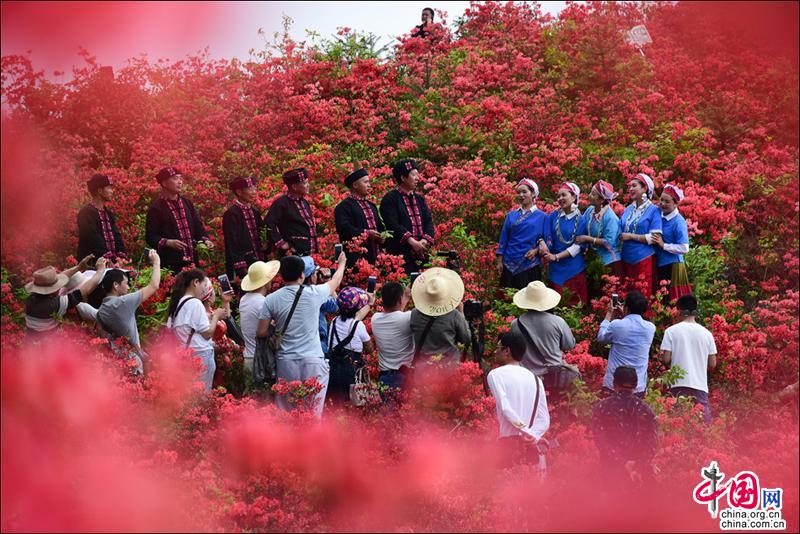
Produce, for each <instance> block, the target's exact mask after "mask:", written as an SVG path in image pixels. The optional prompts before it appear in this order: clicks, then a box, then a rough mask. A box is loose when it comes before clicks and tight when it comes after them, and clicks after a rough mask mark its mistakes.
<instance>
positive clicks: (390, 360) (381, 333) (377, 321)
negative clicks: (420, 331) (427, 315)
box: [372, 311, 414, 371]
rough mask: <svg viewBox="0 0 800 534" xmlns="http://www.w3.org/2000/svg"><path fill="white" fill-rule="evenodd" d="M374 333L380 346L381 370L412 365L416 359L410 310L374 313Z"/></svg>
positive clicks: (394, 369) (379, 361) (379, 363)
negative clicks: (412, 361)
mask: <svg viewBox="0 0 800 534" xmlns="http://www.w3.org/2000/svg"><path fill="white" fill-rule="evenodd" d="M372 335H373V336H375V345H377V346H378V365H379V367H380V370H381V371H397V370H398V369H400V367H402V366H403V365H411V360H413V359H414V334H413V333H412V332H411V312H410V311H393V312H389V313H381V312H378V313H375V314H373V315H372Z"/></svg>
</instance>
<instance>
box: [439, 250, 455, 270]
mask: <svg viewBox="0 0 800 534" xmlns="http://www.w3.org/2000/svg"><path fill="white" fill-rule="evenodd" d="M436 256H438V257H440V258H447V262H446V263H445V267H447V268H448V269H450V270H451V271H456V272H460V271H461V259H460V258H459V257H458V252H456V251H455V250H440V251H439V252H437V253H436Z"/></svg>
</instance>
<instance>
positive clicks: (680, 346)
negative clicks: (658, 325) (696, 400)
mask: <svg viewBox="0 0 800 534" xmlns="http://www.w3.org/2000/svg"><path fill="white" fill-rule="evenodd" d="M661 350H668V351H670V352H671V353H672V365H677V366H679V367H680V368H681V369H683V370H684V371H686V376H684V377H683V378H681V379H680V380H678V381H677V382H675V385H674V386H673V387H685V388H692V389H699V390H700V391H705V392H706V393H708V357H709V356H710V355H712V354H716V353H717V344H716V343H714V336H712V335H711V332H709V331H708V330H706V329H705V328H704V327H703V326H701V325H699V324H697V323H691V322H685V321H684V322H680V323H678V324H674V325H672V326H670V327H669V328H667V330H666V331H665V332H664V340H663V341H662V342H661Z"/></svg>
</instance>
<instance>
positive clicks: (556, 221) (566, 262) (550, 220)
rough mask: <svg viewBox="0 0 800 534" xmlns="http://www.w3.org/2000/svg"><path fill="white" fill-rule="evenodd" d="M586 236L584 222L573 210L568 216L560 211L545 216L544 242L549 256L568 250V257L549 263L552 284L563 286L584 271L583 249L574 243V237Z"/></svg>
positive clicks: (578, 211) (576, 211)
mask: <svg viewBox="0 0 800 534" xmlns="http://www.w3.org/2000/svg"><path fill="white" fill-rule="evenodd" d="M579 235H586V221H585V220H584V219H583V217H582V216H581V212H580V210H578V209H575V210H573V211H572V213H570V214H569V215H566V214H564V213H563V212H562V211H561V210H557V211H554V212H552V213H551V214H550V215H548V216H547V224H546V226H545V238H544V239H545V241H546V242H547V248H549V249H550V253H551V254H559V253H560V252H564V251H565V250H569V254H570V257H569V258H564V259H562V260H560V261H551V262H550V271H549V275H548V278H549V279H550V281H551V282H553V283H554V284H558V285H560V286H563V285H564V284H565V283H566V282H567V280H569V279H570V278H573V277H575V276H577V275H578V274H580V273H582V272H583V271H584V270H586V261H585V260H584V258H583V248H582V247H581V246H580V245H578V244H576V243H575V237H577V236H579Z"/></svg>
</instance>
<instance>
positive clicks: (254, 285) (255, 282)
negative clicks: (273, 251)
mask: <svg viewBox="0 0 800 534" xmlns="http://www.w3.org/2000/svg"><path fill="white" fill-rule="evenodd" d="M280 268H281V262H279V261H278V260H270V261H268V262H267V269H266V271H265V273H264V276H262V277H260V278H251V277H250V274H248V275H247V276H245V277H244V278H243V279H242V291H255V290H256V289H259V288H261V287H264V286H265V285H266V284H268V283H270V282H271V281H272V279H273V278H275V275H277V274H278V271H279V270H280Z"/></svg>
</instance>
